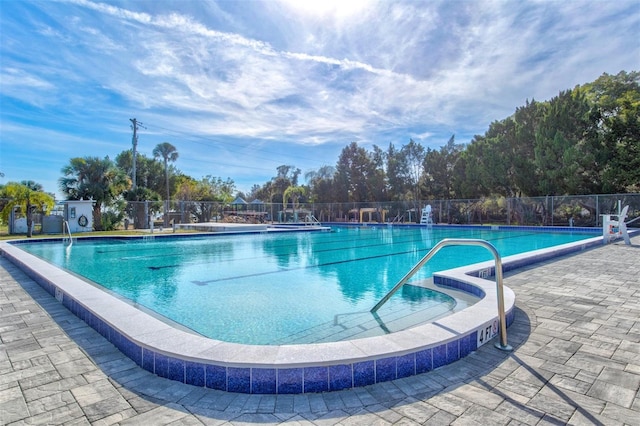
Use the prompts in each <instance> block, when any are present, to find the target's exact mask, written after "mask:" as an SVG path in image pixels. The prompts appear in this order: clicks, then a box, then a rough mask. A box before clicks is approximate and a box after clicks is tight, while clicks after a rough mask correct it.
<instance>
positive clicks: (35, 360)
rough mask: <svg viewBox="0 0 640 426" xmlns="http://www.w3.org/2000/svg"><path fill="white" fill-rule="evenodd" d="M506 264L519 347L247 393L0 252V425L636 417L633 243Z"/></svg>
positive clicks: (639, 303) (637, 281)
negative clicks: (230, 388)
mask: <svg viewBox="0 0 640 426" xmlns="http://www.w3.org/2000/svg"><path fill="white" fill-rule="evenodd" d="M632 241H633V242H634V245H633V246H625V245H623V244H618V243H616V244H612V245H607V246H603V247H598V248H595V249H591V250H587V251H584V252H582V253H580V254H577V255H571V256H567V257H564V258H561V259H558V260H554V261H550V262H545V263H544V264H541V265H538V266H535V267H534V266H532V267H528V268H524V269H521V270H519V271H516V272H511V273H509V274H507V275H506V278H505V284H506V285H508V286H510V287H511V288H512V289H513V290H514V291H515V293H516V316H515V321H514V323H513V325H512V326H511V327H510V328H509V329H508V338H509V343H510V344H511V345H512V346H513V347H514V351H513V352H511V353H506V352H502V351H500V350H498V349H496V348H494V347H493V345H492V344H487V345H484V346H482V347H481V348H480V349H479V350H477V351H476V352H474V353H472V354H470V355H469V356H467V357H465V358H463V359H461V360H459V361H457V362H455V363H453V364H450V365H447V366H444V367H441V368H439V369H437V370H435V371H432V372H429V373H426V374H421V375H418V376H413V377H409V378H406V379H400V380H395V381H392V382H385V383H380V384H376V385H372V386H367V387H362V388H355V389H351V390H346V391H338V392H329V393H322V394H301V395H246V394H234V393H226V392H221V391H215V390H210V389H204V388H197V387H193V386H189V385H184V384H181V383H177V382H174V381H170V380H167V379H163V378H159V377H157V376H155V375H153V374H151V373H149V372H147V371H145V370H142V369H141V368H139V367H137V366H136V365H135V363H134V362H133V361H131V360H130V359H129V358H127V357H125V356H124V355H123V354H122V353H120V352H119V351H118V350H117V349H116V348H115V347H114V346H113V345H112V344H111V343H109V342H107V341H106V340H105V339H104V338H103V337H102V336H100V335H99V334H98V333H97V332H95V331H94V330H93V329H91V328H90V327H88V326H87V325H86V324H85V323H84V322H82V321H81V320H79V319H78V318H77V317H75V316H74V315H73V314H71V313H70V312H69V311H68V310H67V309H66V308H64V307H63V306H62V305H61V304H60V303H58V302H57V301H56V300H55V299H54V298H53V297H51V296H50V295H49V294H48V293H46V292H45V291H44V290H43V289H42V288H41V287H39V286H38V285H37V284H36V283H34V282H33V281H32V280H30V279H29V278H28V277H26V276H25V275H24V273H23V272H22V271H20V270H19V269H18V268H16V267H15V266H14V265H13V264H11V263H9V262H8V261H7V260H6V259H4V258H0V339H1V342H2V343H1V345H0V424H11V423H13V422H26V423H36V422H37V423H52V424H60V423H71V422H77V423H86V422H89V423H96V424H113V423H121V424H126V423H130V424H154V425H157V424H171V423H175V424H223V423H227V422H228V423H231V424H242V423H263V424H272V423H289V422H290V423H307V424H337V423H341V424H374V423H375V424H394V423H403V424H415V423H419V424H449V423H453V422H456V423H466V422H470V421H472V422H476V423H479V424H507V423H509V422H511V421H514V420H515V421H518V422H522V423H526V424H535V423H538V422H540V421H543V422H549V423H556V424H557V423H571V424H610V423H627V424H640V397H639V389H640V319H639V318H640V278H638V277H640V262H638V258H639V255H640V252H639V251H638V248H640V246H638V243H639V242H640V237H634V238H633V239H632Z"/></svg>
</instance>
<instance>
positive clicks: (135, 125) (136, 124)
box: [129, 118, 144, 193]
mask: <svg viewBox="0 0 640 426" xmlns="http://www.w3.org/2000/svg"><path fill="white" fill-rule="evenodd" d="M129 121H131V123H133V124H132V125H131V128H132V129H133V140H132V143H133V176H132V179H133V192H134V193H135V192H136V157H137V153H136V149H137V148H138V127H139V126H140V127H144V126H143V125H142V123H140V122H138V120H136V119H135V118H130V119H129Z"/></svg>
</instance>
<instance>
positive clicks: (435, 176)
mask: <svg viewBox="0 0 640 426" xmlns="http://www.w3.org/2000/svg"><path fill="white" fill-rule="evenodd" d="M463 148H464V146H463V145H459V144H456V143H455V135H451V137H450V138H449V140H448V141H447V144H446V145H444V146H443V147H441V148H440V150H439V151H436V150H432V149H428V150H427V153H426V155H425V158H424V178H423V179H424V181H425V186H426V189H427V191H429V194H430V195H431V196H434V197H435V198H444V199H447V200H448V199H451V198H455V191H454V188H455V186H456V185H455V180H456V173H455V170H456V165H457V163H458V161H459V160H460V158H461V156H462V152H463Z"/></svg>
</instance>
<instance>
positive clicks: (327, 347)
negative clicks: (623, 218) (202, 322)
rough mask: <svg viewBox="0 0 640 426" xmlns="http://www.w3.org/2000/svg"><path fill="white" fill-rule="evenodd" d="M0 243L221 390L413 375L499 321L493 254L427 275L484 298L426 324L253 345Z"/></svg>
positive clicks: (164, 365) (198, 381)
mask: <svg viewBox="0 0 640 426" xmlns="http://www.w3.org/2000/svg"><path fill="white" fill-rule="evenodd" d="M601 244H602V239H601V238H597V237H594V238H591V239H587V240H582V241H579V242H576V243H569V244H564V245H562V246H557V247H555V248H553V249H543V250H538V251H535V252H530V253H529V254H527V255H526V256H525V255H515V256H509V257H505V258H504V259H503V267H504V270H511V269H514V268H520V267H523V266H526V265H528V264H533V263H538V262H541V261H544V260H547V259H549V258H552V257H556V256H560V255H564V254H568V253H571V252H576V251H581V250H584V249H586V248H588V247H591V246H596V245H601ZM0 251H1V252H2V254H3V255H4V256H6V257H7V258H8V259H9V260H11V261H12V262H13V263H14V264H16V265H17V266H19V267H20V268H21V269H22V270H23V271H24V272H25V273H27V275H29V276H30V277H31V278H32V279H34V280H35V281H36V282H37V283H38V284H39V285H40V286H41V287H43V288H44V289H45V290H46V291H47V292H49V293H50V294H51V295H52V296H53V297H55V298H56V299H58V300H59V301H60V302H61V303H62V304H63V305H64V306H66V307H67V308H68V309H69V310H70V311H71V312H72V313H74V314H75V315H76V316H78V317H79V318H80V319H82V320H83V321H85V322H86V323H87V324H88V325H89V326H91V327H92V328H94V329H95V330H96V331H98V332H99V333H100V334H101V335H103V336H104V337H105V338H106V339H107V340H109V341H110V342H111V343H113V344H114V345H115V346H116V347H117V348H118V349H119V350H121V351H122V352H123V353H124V354H125V355H127V356H128V357H129V358H131V359H132V360H133V361H134V362H136V364H138V365H139V366H140V367H142V368H143V369H145V370H147V371H150V372H152V373H154V374H157V375H158V376H161V377H166V378H169V379H172V380H177V381H180V382H183V383H187V384H191V385H195V386H202V387H207V388H212V389H219V390H225V391H229V392H240V393H267V394H277V393H280V394H294V393H306V392H322V391H332V390H341V389H347V388H352V387H359V386H365V385H370V384H374V383H379V382H384V381H389V380H394V379H398V378H402V377H408V376H411V375H415V374H421V373H423V372H427V371H431V370H433V369H435V368H438V367H440V366H443V365H446V364H450V363H451V362H454V361H456V360H458V359H460V358H463V357H464V356H466V355H468V354H470V353H471V352H473V351H475V350H476V349H477V348H478V346H479V344H480V342H479V340H478V338H479V333H480V332H482V333H484V331H485V330H487V327H490V328H491V329H492V330H496V329H497V328H496V327H497V318H498V315H497V308H496V305H497V302H496V297H495V283H494V282H493V281H488V280H486V279H483V278H480V276H481V275H482V276H484V275H491V266H492V264H493V262H492V261H490V262H482V263H478V264H475V265H470V266H467V267H462V268H456V269H453V270H449V271H442V272H440V273H438V274H434V282H436V284H438V285H446V286H451V287H455V288H458V289H460V290H463V291H470V292H472V293H473V292H477V291H481V292H482V293H484V294H485V297H484V298H483V299H482V300H481V301H480V302H478V303H477V304H476V305H474V306H472V307H470V308H467V309H465V310H463V311H461V312H458V313H456V314H453V315H451V316H448V317H446V318H443V319H441V320H439V321H436V322H434V323H432V324H425V325H422V326H418V327H414V328H411V329H408V330H405V331H402V332H397V333H393V334H389V335H385V336H377V337H370V338H365V339H358V340H352V341H345V342H333V343H322V344H310V345H283V346H256V345H240V344H232V343H227V342H220V341H215V340H212V339H207V338H204V337H200V336H194V335H192V334H189V333H186V332H184V331H180V330H177V329H173V328H171V327H169V326H168V325H167V324H165V323H163V322H161V321H159V320H157V319H155V318H153V317H150V316H149V315H146V314H144V313H141V311H139V310H137V309H135V308H134V307H133V306H130V305H128V304H126V303H125V302H123V301H121V300H119V299H117V298H115V297H113V296H111V295H108V294H106V293H104V292H103V291H102V290H99V289H97V288H95V287H93V286H90V285H87V284H86V283H84V282H83V281H82V280H80V279H79V278H77V277H75V276H72V275H70V274H68V273H66V272H64V271H61V270H60V269H58V268H56V267H54V266H52V265H50V264H48V263H47V262H45V261H43V260H40V259H38V258H36V257H34V256H32V255H29V254H28V253H26V252H24V251H22V250H20V249H18V248H16V247H14V246H12V245H11V244H8V243H6V242H3V243H0ZM514 265H515V266H514ZM505 306H506V312H507V325H510V324H511V322H513V319H514V307H515V295H514V293H513V292H512V291H511V289H509V288H508V287H505ZM470 319H473V324H472V325H469V324H470V322H471V321H470ZM494 334H495V333H494ZM494 334H492V335H491V337H490V339H492V338H493V337H494ZM490 339H489V340H490ZM486 341H487V339H483V341H482V342H481V343H482V344H485V343H486ZM416 342H418V343H416Z"/></svg>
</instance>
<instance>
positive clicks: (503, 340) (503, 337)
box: [371, 238, 512, 351]
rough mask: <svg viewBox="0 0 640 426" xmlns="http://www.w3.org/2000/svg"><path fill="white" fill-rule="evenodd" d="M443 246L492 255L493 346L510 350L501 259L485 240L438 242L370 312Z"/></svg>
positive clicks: (469, 239) (444, 240)
mask: <svg viewBox="0 0 640 426" xmlns="http://www.w3.org/2000/svg"><path fill="white" fill-rule="evenodd" d="M445 246H481V247H484V248H486V249H487V250H489V251H490V252H491V254H492V255H493V258H494V259H495V270H496V290H497V293H498V318H499V322H500V342H499V343H496V345H495V346H496V347H497V348H498V349H502V350H504V351H510V350H512V347H511V346H509V345H508V344H507V321H506V315H505V312H504V289H503V285H502V259H501V258H500V254H499V253H498V250H496V248H495V247H494V246H493V244H491V243H490V242H488V241H485V240H479V239H473V238H445V239H443V240H440V241H439V242H438V243H437V244H436V245H435V246H433V248H432V249H431V250H429V252H428V253H427V254H425V255H424V257H423V258H422V259H420V261H419V262H418V263H416V264H415V266H414V267H413V268H411V270H410V271H409V272H407V274H406V275H405V276H404V277H402V278H401V279H400V281H398V283H397V284H396V285H395V286H394V287H393V288H392V289H391V290H390V291H389V292H388V293H387V294H386V295H385V296H384V297H383V298H382V299H380V301H379V302H378V303H376V305H375V306H374V307H373V308H371V312H372V313H375V312H376V311H377V310H378V309H380V307H381V306H382V305H384V304H385V303H386V302H387V300H389V299H390V298H391V296H393V295H394V294H395V292H396V291H398V290H400V288H401V287H402V286H403V285H405V284H406V283H407V281H409V279H411V277H412V276H414V275H415V274H416V272H418V270H419V269H420V268H422V267H423V266H424V265H425V263H427V262H428V261H429V260H430V259H431V258H432V257H433V256H434V255H435V254H436V253H437V252H438V251H440V249H442V248H443V247H445Z"/></svg>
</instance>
